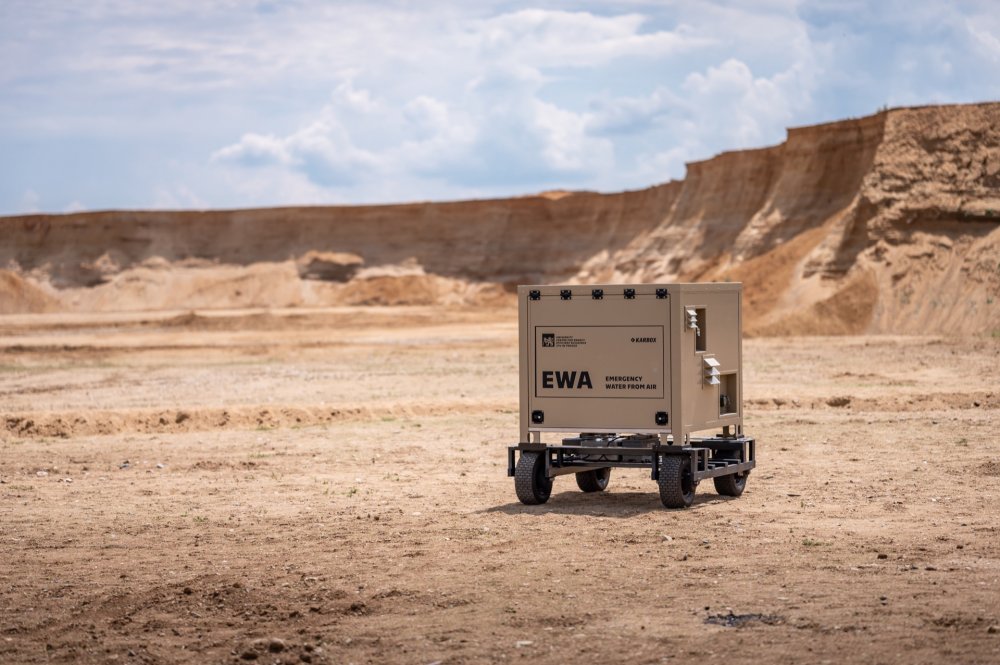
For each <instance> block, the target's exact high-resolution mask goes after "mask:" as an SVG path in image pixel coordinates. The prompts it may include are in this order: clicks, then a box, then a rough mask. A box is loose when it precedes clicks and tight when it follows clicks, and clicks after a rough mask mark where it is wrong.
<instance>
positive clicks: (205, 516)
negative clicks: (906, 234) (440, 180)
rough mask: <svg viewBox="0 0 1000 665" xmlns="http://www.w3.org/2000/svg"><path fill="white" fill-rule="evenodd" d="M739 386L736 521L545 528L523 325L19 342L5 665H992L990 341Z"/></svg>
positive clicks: (821, 366)
mask: <svg viewBox="0 0 1000 665" xmlns="http://www.w3.org/2000/svg"><path fill="white" fill-rule="evenodd" d="M745 358H746V367H745V370H746V380H745V391H746V394H747V397H748V403H747V424H746V427H747V430H748V432H749V433H751V434H753V435H755V436H756V437H757V439H758V442H759V444H758V455H759V466H758V469H757V470H755V471H754V472H753V474H751V477H750V480H749V483H748V487H747V491H746V493H745V494H744V495H743V497H741V498H739V499H724V498H722V497H719V496H718V495H716V494H715V493H714V491H713V489H712V486H711V483H703V484H702V485H701V486H699V488H698V489H699V494H698V496H697V499H696V502H695V505H694V506H692V507H691V508H690V509H688V510H683V511H667V510H664V509H662V508H661V506H660V504H659V499H658V497H657V494H656V487H655V484H654V483H653V482H652V481H651V480H650V479H649V478H648V476H647V474H645V473H644V472H640V471H631V472H620V471H615V472H614V473H613V474H612V479H611V486H610V487H609V489H608V491H607V492H606V493H604V494H600V495H583V494H582V493H581V492H579V491H578V490H577V489H576V485H575V483H574V482H573V481H572V479H571V478H566V477H564V478H559V479H557V481H556V484H555V488H554V492H553V497H552V499H551V500H550V502H549V503H548V504H546V505H544V506H539V507H526V506H522V505H521V504H519V503H518V502H517V501H516V498H515V496H514V490H513V481H512V480H511V479H508V478H507V477H506V475H505V474H506V456H505V446H506V445H507V444H510V443H514V442H515V441H516V438H517V415H516V407H517V384H516V381H517V367H516V363H517V350H516V328H515V323H514V321H513V317H512V315H511V312H509V311H495V312H486V313H478V312H474V311H466V310H458V311H456V310H447V309H441V308H395V309H394V308H384V309H363V308H358V309H349V308H340V309H331V310H323V311H314V312H309V313H305V314H304V313H302V312H297V311H294V310H290V311H284V312H217V313H215V314H213V315H191V314H185V313H169V312H168V313H164V314H158V315H155V316H151V315H100V316H85V315H75V316H67V315H36V316H18V317H4V318H0V399H2V401H0V404H2V406H0V543H2V545H0V547H2V550H0V554H2V564H0V661H3V662H10V663H22V662H24V663H31V662H33V663H48V662H70V661H72V662H111V661H116V662H136V663H140V662H149V663H173V662H221V663H233V662H239V661H244V660H245V661H255V662H266V663H274V662H282V663H291V662H312V663H351V662H353V663H366V662H370V663H385V662H390V663H425V664H426V663H433V662H441V663H470V662H473V663H474V662H506V661H510V662H543V663H564V662H636V663H647V662H649V663H653V662H695V661H697V662H705V661H720V662H726V663H743V662H755V663H786V662H810V663H842V662H858V663H941V662H948V663H996V662H1000V514H998V512H997V509H996V505H997V500H998V498H1000V435H998V434H997V432H998V430H1000V388H998V386H997V382H996V376H997V370H1000V341H998V340H994V339H949V338H943V339H942V338H913V337H909V338H903V337H865V338H861V337H842V338H788V339H780V338H771V339H752V340H748V341H747V342H746V345H745Z"/></svg>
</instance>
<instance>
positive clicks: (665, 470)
mask: <svg viewBox="0 0 1000 665" xmlns="http://www.w3.org/2000/svg"><path fill="white" fill-rule="evenodd" d="M656 482H657V484H658V485H659V486H660V501H661V502H662V503H663V505H664V506H665V507H667V508H687V507H688V506H690V505H691V503H692V502H693V501H694V488H695V483H694V479H693V478H692V477H691V458H690V457H688V456H687V455H664V456H663V457H662V458H661V461H660V479H659V480H657V481H656Z"/></svg>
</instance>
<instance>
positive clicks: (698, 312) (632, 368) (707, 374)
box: [508, 283, 754, 507]
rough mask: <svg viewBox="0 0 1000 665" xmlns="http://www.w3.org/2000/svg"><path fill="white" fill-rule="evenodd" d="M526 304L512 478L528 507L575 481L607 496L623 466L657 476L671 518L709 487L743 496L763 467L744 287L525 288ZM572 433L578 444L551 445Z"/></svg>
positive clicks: (521, 322)
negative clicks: (746, 395)
mask: <svg viewBox="0 0 1000 665" xmlns="http://www.w3.org/2000/svg"><path fill="white" fill-rule="evenodd" d="M518 301H519V338H520V422H521V427H520V429H521V443H520V444H519V445H518V446H512V447H511V448H510V450H509V453H508V460H509V464H508V467H509V469H508V471H509V474H510V475H512V476H514V477H515V487H516V488H517V490H518V496H519V498H520V499H521V500H522V501H524V502H525V503H543V502H544V501H546V500H547V499H548V495H549V492H550V491H551V482H552V479H553V478H554V477H555V476H558V475H564V474H569V473H574V474H576V478H577V482H578V484H579V485H580V488H581V489H583V490H584V491H599V490H603V489H604V488H605V487H606V486H607V480H608V478H609V476H610V469H611V468H612V467H615V466H618V467H643V466H646V467H650V468H651V470H652V475H653V477H654V478H655V479H657V480H658V482H659V484H660V490H661V492H660V494H661V499H662V500H663V502H664V504H665V505H668V506H671V507H681V506H686V505H689V504H690V502H691V500H693V496H694V487H695V486H696V485H697V483H698V482H699V481H700V480H702V479H705V478H714V479H716V480H715V484H716V487H717V489H718V490H719V491H720V492H721V493H723V494H730V495H736V496H738V495H739V494H740V493H742V491H743V487H744V486H745V482H746V475H747V474H748V473H749V471H750V469H751V468H753V465H754V460H753V452H754V451H753V448H754V441H753V439H748V438H747V437H745V436H743V407H742V376H743V373H742V369H743V367H742V334H741V329H742V328H741V303H742V285H740V284H734V283H725V284H635V285H628V284H626V285H571V286H522V287H519V288H518ZM713 429H714V430H721V433H720V434H718V435H715V436H708V437H704V436H696V435H697V434H698V433H700V432H704V431H706V430H713ZM565 432H575V433H580V434H579V436H576V437H570V438H565V439H563V440H562V442H561V443H560V444H559V445H551V444H548V443H545V442H544V438H546V437H547V436H552V433H565ZM518 451H519V452H520V457H519V458H518V460H517V462H516V463H515V455H516V452H518ZM674 476H676V477H674ZM665 483H666V484H667V485H668V486H666V487H665Z"/></svg>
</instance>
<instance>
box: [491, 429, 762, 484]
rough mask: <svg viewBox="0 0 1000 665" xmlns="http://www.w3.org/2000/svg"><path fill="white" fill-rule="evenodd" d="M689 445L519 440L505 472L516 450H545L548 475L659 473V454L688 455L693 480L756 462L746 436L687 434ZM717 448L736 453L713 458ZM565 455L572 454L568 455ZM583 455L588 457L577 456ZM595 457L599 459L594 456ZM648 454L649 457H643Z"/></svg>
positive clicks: (509, 471)
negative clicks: (619, 471) (612, 470)
mask: <svg viewBox="0 0 1000 665" xmlns="http://www.w3.org/2000/svg"><path fill="white" fill-rule="evenodd" d="M688 441H689V442H690V443H689V444H688V445H683V446H678V445H671V444H668V445H663V444H661V443H656V444H654V445H652V446H647V447H638V448H630V447H621V446H575V445H564V444H561V445H548V444H544V443H519V444H517V445H516V446H508V447H507V475H508V476H511V477H513V476H514V469H515V463H516V459H515V451H521V452H522V453H525V452H532V453H544V454H545V474H546V476H547V477H549V478H555V477H556V476H564V475H567V474H570V473H581V472H583V471H592V470H595V469H606V468H611V467H614V468H626V469H645V468H648V469H650V477H651V478H652V479H653V480H658V479H659V477H660V456H661V455H689V456H690V457H691V473H692V477H693V480H694V482H695V483H697V482H700V481H702V480H705V479H706V478H717V477H719V476H728V475H730V474H734V473H745V472H747V471H750V470H751V469H753V468H754V467H755V466H757V455H756V441H755V440H754V439H753V438H751V437H746V436H736V437H734V436H724V435H722V436H714V437H700V438H693V437H692V438H689V439H688ZM717 451H722V452H731V453H735V455H734V456H732V457H717V458H714V459H712V457H713V454H714V453H715V452H717ZM567 455H571V456H572V457H571V458H570V459H567ZM576 456H586V457H587V458H588V459H585V460H584V459H577V458H576ZM594 457H598V458H602V459H597V460H595V459H593V458H594ZM643 458H648V459H643Z"/></svg>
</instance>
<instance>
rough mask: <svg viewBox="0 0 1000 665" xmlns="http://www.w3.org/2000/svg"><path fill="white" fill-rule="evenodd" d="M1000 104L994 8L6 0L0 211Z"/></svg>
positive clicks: (213, 198)
mask: <svg viewBox="0 0 1000 665" xmlns="http://www.w3.org/2000/svg"><path fill="white" fill-rule="evenodd" d="M996 99H1000V10H998V7H997V5H996V3H994V2H985V1H984V2H919V1H911V2H902V1H892V0H888V1H885V2H871V3H866V2H854V1H852V0H827V1H820V2H796V1H793V0H764V1H761V2H735V1H730V2H694V1H688V0H676V1H669V0H668V1H659V2H654V1H642V0H635V1H632V2H587V1H586V0H583V1H578V2H572V3H570V2H559V1H552V2H515V1H489V0H484V1H481V2H438V1H436V0H426V1H424V2H405V1H398V2H357V3H355V2H320V1H317V0H259V1H246V2H244V1H242V0H173V1H171V0H166V1H164V2H141V1H139V0H132V1H125V0H91V1H89V2H80V1H74V2H69V1H65V2H59V1H55V0H28V1H26V0H4V1H3V2H2V3H0V214H14V213H20V212H34V211H44V212H64V211H73V210H92V209H107V208H218V207H257V206H275V205H296V204H300V205H308V204H328V203H382V202H396V201H422V200H441V199H459V198H479V197H491V196H507V195H516V194H526V193H533V192H539V191H543V190H547V189H591V190H598V191H617V190H621V189H634V188H640V187H645V186H648V185H651V184H655V183H659V182H664V181H666V180H669V179H671V178H680V177H683V175H684V163H685V162H687V161H692V160H698V159H704V158H707V157H710V156H712V155H713V154H716V153H718V152H720V151H723V150H731V149H737V148H745V147H755V146H763V145H769V144H773V143H777V142H780V141H781V140H782V139H783V138H784V135H785V128H786V127H788V126H797V125H806V124H813V123H818V122H825V121H830V120H836V119H839V118H844V117H849V116H861V115H868V114H870V113H873V112H874V111H876V110H877V109H878V108H879V107H882V106H884V105H889V106H900V105H915V104H930V103H945V102H973V101H985V100H996Z"/></svg>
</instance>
